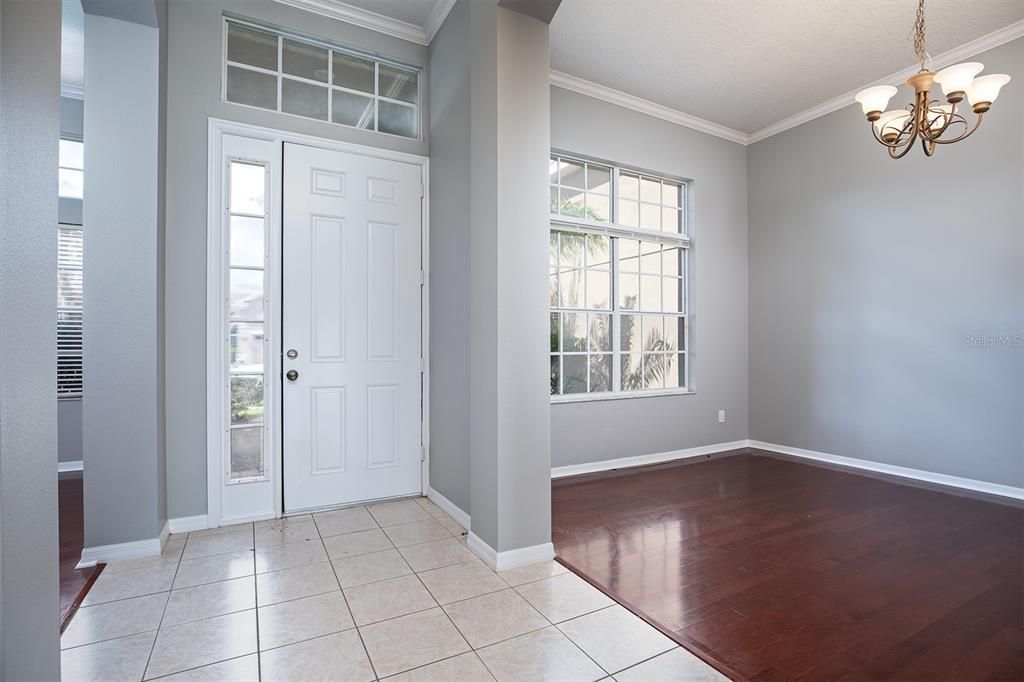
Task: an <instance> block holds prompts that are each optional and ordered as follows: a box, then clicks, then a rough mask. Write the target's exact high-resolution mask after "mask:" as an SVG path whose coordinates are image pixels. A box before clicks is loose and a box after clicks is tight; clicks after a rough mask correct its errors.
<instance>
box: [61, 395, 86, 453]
mask: <svg viewBox="0 0 1024 682" xmlns="http://www.w3.org/2000/svg"><path fill="white" fill-rule="evenodd" d="M81 459H82V399H81V398H76V399H73V400H70V399H69V400H58V401H57V461H58V462H77V461H81Z"/></svg>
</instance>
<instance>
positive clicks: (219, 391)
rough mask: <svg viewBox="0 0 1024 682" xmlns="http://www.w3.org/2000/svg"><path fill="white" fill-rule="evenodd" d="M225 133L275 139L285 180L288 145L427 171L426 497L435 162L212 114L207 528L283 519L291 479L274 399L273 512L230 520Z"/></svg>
mask: <svg viewBox="0 0 1024 682" xmlns="http://www.w3.org/2000/svg"><path fill="white" fill-rule="evenodd" d="M225 135H234V136H238V137H246V138H251V139H253V140H257V141H263V142H272V143H274V145H275V148H276V150H277V151H276V153H275V155H274V159H272V163H273V164H274V168H273V172H272V173H271V175H272V177H274V178H276V179H277V182H279V181H280V177H281V175H280V173H281V150H282V147H283V144H284V143H285V142H290V143H295V144H302V145H307V146H312V147H320V148H322V149H328V150H335V151H341V152H347V153H350V154H359V155H362V156H369V157H372V158H380V159H388V160H391V161H399V162H403V163H408V164H412V165H416V166H419V167H420V168H421V179H422V183H423V192H422V194H423V200H422V202H421V207H420V223H421V226H422V234H421V240H422V248H421V259H422V262H421V268H422V270H423V287H422V289H421V292H422V293H421V296H422V303H421V306H422V320H421V330H420V337H421V343H422V347H423V388H422V390H423V397H422V403H423V412H422V426H421V433H422V440H423V462H422V463H421V464H422V466H421V478H422V487H421V493H422V494H424V495H425V494H426V493H427V490H428V489H429V486H430V479H429V474H430V427H429V425H430V345H429V338H430V337H429V330H430V256H429V253H430V252H429V244H430V204H429V197H430V184H429V178H430V160H429V159H428V158H427V157H426V156H421V155H419V154H409V153H406V152H398V151H392V150H388V149H380V148H378V147H368V146H365V145H360V144H354V143H350V142H341V141H338V140H328V139H324V138H319V137H314V136H310V135H303V134H300V133H291V132H287V131H284V130H277V129H274V128H267V127H264V126H255V125H250V124H246V123H237V122H235V121H227V120H224V119H218V118H213V117H211V118H210V119H209V123H208V147H207V152H208V158H207V172H208V175H207V178H208V194H207V254H206V262H207V268H206V278H207V279H206V281H207V286H206V316H207V319H206V372H207V374H206V400H207V410H206V413H207V423H206V461H207V514H206V524H207V527H210V528H213V527H217V526H220V525H223V524H224V523H225V522H230V523H239V522H244V521H251V520H259V519H265V518H276V517H280V516H281V515H282V509H283V505H282V499H283V479H282V478H281V466H280V463H281V461H282V459H281V458H282V450H281V438H280V434H281V416H282V415H281V410H280V403H279V401H276V400H275V401H273V402H274V406H273V415H272V416H271V417H270V418H271V419H272V420H273V421H272V424H271V431H272V433H273V438H272V441H273V442H272V443H270V444H268V446H267V449H266V455H265V456H266V457H268V458H272V460H273V465H272V467H271V469H270V478H271V483H272V485H273V489H274V494H273V500H274V501H273V508H272V509H271V508H268V509H265V510H259V512H258V513H253V514H250V515H248V516H245V517H238V516H235V517H232V518H230V519H226V518H224V516H223V495H222V492H223V479H222V466H221V463H222V461H223V460H222V457H223V456H224V454H225V453H224V438H223V436H222V434H223V430H224V427H225V425H224V418H223V412H224V411H223V410H221V409H218V405H219V403H220V402H221V401H222V400H223V386H222V382H223V377H224V376H225V367H224V362H223V357H224V339H223V334H222V329H223V326H224V324H225V320H224V319H223V316H224V313H223V306H222V305H221V304H222V301H223V295H224V292H223V291H222V290H221V288H222V287H221V282H223V280H224V274H225V264H224V257H223V251H222V248H221V243H222V230H223V225H222V212H223V209H224V207H223V197H224V188H223V173H221V172H220V169H221V166H222V164H223V162H224V154H223V147H222V141H223V138H224V136H225ZM279 189H280V188H279V187H277V188H275V191H274V192H273V193H272V199H273V202H274V204H273V206H272V207H271V209H270V210H271V211H272V212H273V214H274V215H275V216H276V219H275V220H274V221H273V223H272V227H271V229H272V230H275V231H276V233H277V234H276V236H274V237H273V238H272V239H273V240H275V241H276V243H277V244H278V245H279V244H280V228H281V214H282V204H281V202H282V197H281V193H280V191H279ZM270 256H271V257H272V258H273V262H272V263H271V268H270V269H271V270H272V271H273V272H274V273H276V274H275V275H274V276H273V280H274V281H273V282H272V283H268V285H267V286H268V289H267V290H268V292H269V302H268V304H267V313H266V316H267V319H268V320H273V321H274V324H276V325H278V327H279V326H280V324H279V321H280V319H281V300H280V279H279V277H280V268H281V252H280V248H272V249H271V253H270ZM279 331H280V330H279V329H277V330H275V333H274V334H273V335H272V337H271V343H270V348H269V355H270V357H268V358H266V359H265V363H266V364H265V370H266V377H267V391H268V392H269V391H273V392H274V395H275V396H279V395H280V392H281V386H280V376H279V375H280V371H281V365H280V357H281V353H282V348H281V345H280V338H279V336H280V335H279Z"/></svg>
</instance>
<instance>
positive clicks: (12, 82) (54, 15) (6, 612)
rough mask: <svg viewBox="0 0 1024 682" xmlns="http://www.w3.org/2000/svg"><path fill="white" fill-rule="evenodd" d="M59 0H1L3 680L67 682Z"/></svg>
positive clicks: (0, 620) (0, 639)
mask: <svg viewBox="0 0 1024 682" xmlns="http://www.w3.org/2000/svg"><path fill="white" fill-rule="evenodd" d="M60 24H61V18H60V3H56V2H31V1H30V0H2V2H0V93H2V94H0V178H3V181H2V184H3V191H2V192H0V679H3V680H56V679H60V644H59V640H58V633H57V611H58V606H57V592H58V590H57V585H58V576H57V566H58V561H57V545H58V541H57V392H56V357H57V340H56V335H55V334H54V329H55V326H54V323H55V322H56V319H57V298H56V296H55V294H56V288H55V285H56V282H57V138H58V136H59V134H60V122H59V103H58V93H59V90H60V28H61V25H60Z"/></svg>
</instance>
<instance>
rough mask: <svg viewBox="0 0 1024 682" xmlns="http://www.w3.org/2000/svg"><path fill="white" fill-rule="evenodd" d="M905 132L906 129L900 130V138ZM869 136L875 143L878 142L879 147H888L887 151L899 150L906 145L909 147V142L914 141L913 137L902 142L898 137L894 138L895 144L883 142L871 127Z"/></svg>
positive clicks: (873, 127)
mask: <svg viewBox="0 0 1024 682" xmlns="http://www.w3.org/2000/svg"><path fill="white" fill-rule="evenodd" d="M905 132H907V131H906V129H904V130H901V131H900V136H901V137H902V135H903V134H904V133H905ZM871 135H872V136H873V137H874V138H875V141H876V142H878V143H879V144H881V145H883V146H885V147H888V148H889V149H901V148H903V147H906V146H907V145H909V144H910V143H911V142H913V141H914V138H913V137H910V138H907V139H904V140H903V141H901V137H898V138H896V142H886V141H885V140H883V139H882V138H881V137H879V136H878V131H877V130H875V126H871Z"/></svg>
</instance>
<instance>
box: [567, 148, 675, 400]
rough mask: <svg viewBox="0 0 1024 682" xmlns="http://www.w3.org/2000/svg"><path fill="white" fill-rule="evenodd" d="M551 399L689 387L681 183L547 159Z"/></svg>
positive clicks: (574, 161) (604, 166) (608, 167)
mask: <svg viewBox="0 0 1024 682" xmlns="http://www.w3.org/2000/svg"><path fill="white" fill-rule="evenodd" d="M549 172H550V185H551V207H550V208H551V240H550V249H549V279H550V285H549V291H550V308H551V316H550V317H551V325H550V354H551V395H552V401H553V402H565V401H575V400H595V399H603V398H623V397H631V396H632V397H635V396H640V395H661V394H673V393H687V392H690V391H691V380H690V376H689V375H690V367H689V362H688V358H687V352H688V347H689V344H688V337H689V331H690V330H689V324H688V313H689V311H688V305H687V304H688V300H687V299H688V272H689V268H688V264H689V258H690V246H691V243H690V239H689V236H688V227H689V225H688V221H687V210H686V206H687V188H688V187H687V184H686V183H685V182H682V181H679V180H673V179H669V178H662V177H657V176H654V175H651V174H648V173H641V172H634V171H631V170H627V169H625V168H619V167H616V166H614V165H611V164H604V163H596V162H591V161H585V160H581V159H574V158H568V157H564V156H560V155H555V156H552V157H551V162H550V167H549Z"/></svg>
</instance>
